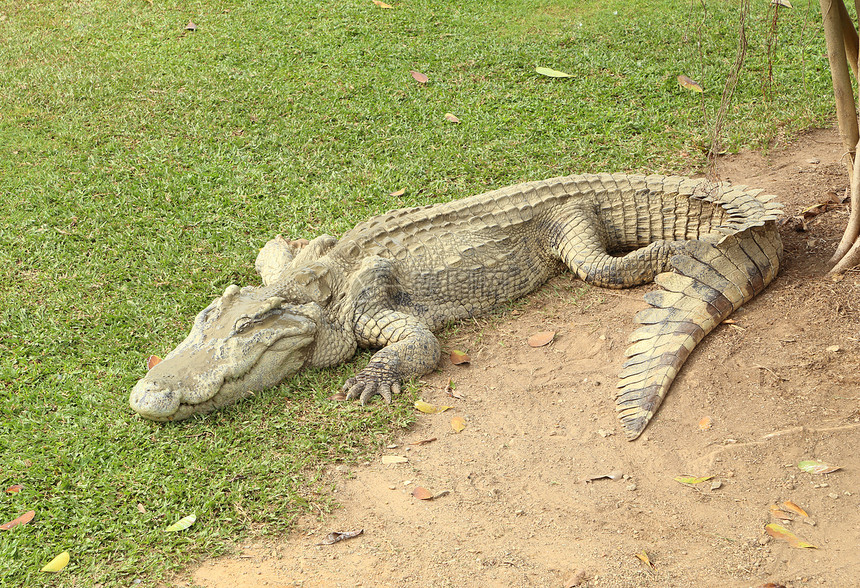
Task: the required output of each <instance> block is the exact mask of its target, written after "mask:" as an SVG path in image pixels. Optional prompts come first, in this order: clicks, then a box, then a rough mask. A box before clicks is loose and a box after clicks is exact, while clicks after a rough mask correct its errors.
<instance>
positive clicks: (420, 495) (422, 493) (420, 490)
mask: <svg viewBox="0 0 860 588" xmlns="http://www.w3.org/2000/svg"><path fill="white" fill-rule="evenodd" d="M412 496H414V497H415V498H417V499H418V500H430V499H432V498H433V493H432V492H430V491H429V490H428V489H427V488H425V487H424V486H418V487H416V488H415V490H413V491H412Z"/></svg>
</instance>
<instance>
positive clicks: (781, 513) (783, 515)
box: [769, 504, 794, 521]
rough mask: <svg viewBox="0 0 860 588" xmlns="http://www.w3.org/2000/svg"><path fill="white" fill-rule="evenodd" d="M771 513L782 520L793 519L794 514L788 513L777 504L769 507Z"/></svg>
mask: <svg viewBox="0 0 860 588" xmlns="http://www.w3.org/2000/svg"><path fill="white" fill-rule="evenodd" d="M769 510H770V514H771V515H773V517H774V518H777V519H780V520H782V521H793V520H794V516H792V515H791V513H787V512H785V511H784V510H782V509H780V508H779V507H778V506H777V505H775V504H771V505H770V507H769Z"/></svg>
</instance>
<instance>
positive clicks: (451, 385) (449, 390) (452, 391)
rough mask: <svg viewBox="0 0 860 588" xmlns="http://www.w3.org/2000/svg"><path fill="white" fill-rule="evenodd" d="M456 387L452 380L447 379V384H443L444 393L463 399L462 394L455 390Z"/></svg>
mask: <svg viewBox="0 0 860 588" xmlns="http://www.w3.org/2000/svg"><path fill="white" fill-rule="evenodd" d="M456 387H457V386H456V385H455V384H454V380H448V385H447V386H445V394H447V395H448V396H450V397H451V398H456V399H457V400H463V395H462V394H460V393H459V392H457V391H456V390H455V388H456Z"/></svg>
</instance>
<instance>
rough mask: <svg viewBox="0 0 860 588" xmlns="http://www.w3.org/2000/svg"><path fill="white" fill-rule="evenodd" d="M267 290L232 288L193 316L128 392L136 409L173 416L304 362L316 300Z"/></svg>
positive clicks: (269, 381)
mask: <svg viewBox="0 0 860 588" xmlns="http://www.w3.org/2000/svg"><path fill="white" fill-rule="evenodd" d="M270 293H271V290H269V289H267V288H254V287H245V288H242V289H241V290H240V289H239V287H238V286H229V287H228V288H227V290H225V292H224V295H223V296H221V297H220V298H217V299H215V301H214V302H213V303H212V304H210V305H209V306H207V307H206V308H205V309H204V310H203V311H202V312H201V313H200V314H198V315H197V318H196V319H195V320H194V326H193V327H192V328H191V332H190V333H189V334H188V337H186V338H185V340H184V341H183V342H182V343H180V345H179V346H178V347H177V348H176V349H174V350H173V351H171V352H170V353H169V354H168V355H167V356H166V357H165V358H164V360H163V361H162V362H161V363H159V364H158V365H156V366H154V367H153V368H152V369H151V370H149V372H148V373H147V374H146V376H144V377H143V378H142V379H141V380H140V381H139V382H138V383H137V385H135V387H134V389H133V390H132V391H131V398H130V401H129V402H130V404H131V407H132V408H133V409H134V410H135V411H136V412H137V413H139V414H140V415H141V416H143V417H145V418H148V419H151V420H155V421H173V420H180V419H184V418H188V417H190V416H192V415H195V414H202V413H207V412H210V411H212V410H215V409H216V408H219V407H222V406H224V405H227V404H232V403H233V402H235V401H237V400H239V399H241V398H244V397H247V396H249V395H251V394H253V393H254V392H256V391H258V390H263V389H266V388H270V387H272V386H275V385H276V384H278V383H279V382H281V381H282V380H283V379H284V378H287V377H289V376H291V375H292V374H294V373H296V372H297V371H298V370H299V369H301V368H302V366H304V365H305V363H306V361H307V359H308V358H309V356H310V354H311V351H312V349H313V347H314V337H315V334H316V330H317V321H318V318H319V316H320V313H321V309H320V307H319V305H318V304H316V303H314V302H310V303H307V304H288V303H285V301H284V299H283V298H280V297H278V296H271V295H270Z"/></svg>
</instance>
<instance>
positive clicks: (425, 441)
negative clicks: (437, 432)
mask: <svg viewBox="0 0 860 588" xmlns="http://www.w3.org/2000/svg"><path fill="white" fill-rule="evenodd" d="M433 441H436V437H430V438H429V439H422V440H421V441H416V442H415V443H410V444H409V445H427V444H428V443H433Z"/></svg>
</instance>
